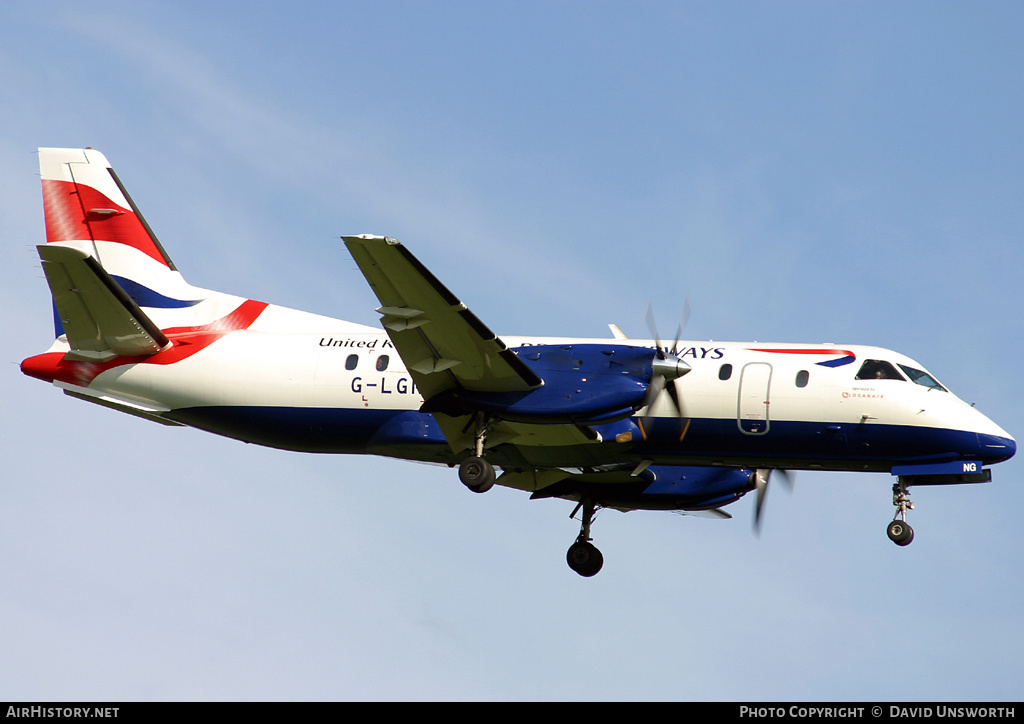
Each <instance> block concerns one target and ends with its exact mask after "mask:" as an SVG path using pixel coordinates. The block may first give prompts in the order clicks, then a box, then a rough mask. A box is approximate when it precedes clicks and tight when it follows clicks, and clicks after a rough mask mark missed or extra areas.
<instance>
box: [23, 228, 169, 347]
mask: <svg viewBox="0 0 1024 724" xmlns="http://www.w3.org/2000/svg"><path fill="white" fill-rule="evenodd" d="M37 249H38V251H39V257H40V259H42V263H43V272H44V273H45V274H46V281H47V283H48V284H49V285H50V293H51V295H52V296H53V303H54V306H55V307H56V310H57V316H58V318H59V319H60V322H61V324H62V325H63V327H64V333H65V335H66V336H67V340H68V344H69V345H70V346H71V351H70V352H69V353H68V355H67V357H68V358H69V359H73V360H84V361H93V362H95V361H103V360H107V359H111V358H113V357H118V356H133V355H151V354H156V353H157V352H159V351H160V350H161V349H163V348H164V347H166V346H167V345H168V344H169V341H168V339H167V337H166V336H165V335H164V333H163V332H161V331H160V328H159V327H157V326H156V325H155V324H154V323H153V321H152V320H151V319H150V318H149V317H148V316H146V313H145V312H143V311H142V309H140V308H139V305H137V304H136V303H135V302H134V301H133V300H132V298H131V297H129V296H128V294H127V293H126V292H125V291H124V289H122V288H121V287H120V285H118V283H117V282H116V281H114V279H113V278H112V277H111V276H110V275H109V274H108V273H107V272H106V271H104V269H103V267H101V266H100V265H99V263H98V262H97V261H96V259H94V258H93V257H92V256H90V255H89V254H87V253H85V252H84V251H80V250H79V249H74V248H71V247H67V246H60V245H57V244H46V245H44V246H39V247H37Z"/></svg>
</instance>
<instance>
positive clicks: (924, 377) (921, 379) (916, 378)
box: [900, 365, 949, 392]
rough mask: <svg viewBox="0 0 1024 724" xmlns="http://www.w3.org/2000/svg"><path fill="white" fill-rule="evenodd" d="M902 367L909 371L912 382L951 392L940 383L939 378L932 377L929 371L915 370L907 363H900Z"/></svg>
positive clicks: (908, 375)
mask: <svg viewBox="0 0 1024 724" xmlns="http://www.w3.org/2000/svg"><path fill="white" fill-rule="evenodd" d="M900 369H901V370H903V371H904V372H906V373H907V377H909V378H910V380H911V381H912V382H916V383H917V384H919V385H923V386H925V387H927V388H929V389H932V390H942V391H943V392H949V390H947V389H946V388H945V387H943V386H942V385H940V384H939V382H938V380H936V379H935V378H934V377H932V376H931V375H930V374H928V373H927V372H924V371H922V370H915V369H914V368H913V367H907V366H906V365H900Z"/></svg>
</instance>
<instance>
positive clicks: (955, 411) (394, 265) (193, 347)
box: [22, 148, 1017, 576]
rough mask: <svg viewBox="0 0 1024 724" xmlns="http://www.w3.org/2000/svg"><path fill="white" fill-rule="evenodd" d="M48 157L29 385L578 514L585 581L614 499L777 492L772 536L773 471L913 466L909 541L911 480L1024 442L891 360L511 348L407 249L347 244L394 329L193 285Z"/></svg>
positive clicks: (128, 205) (674, 505)
mask: <svg viewBox="0 0 1024 724" xmlns="http://www.w3.org/2000/svg"><path fill="white" fill-rule="evenodd" d="M39 166H40V170H41V173H42V184H43V213H44V217H45V220H46V243H45V244H43V245H41V246H39V247H38V249H39V257H40V260H41V262H42V266H43V272H44V274H45V276H46V281H47V284H48V285H49V287H50V292H51V295H52V297H53V306H54V322H55V339H54V341H53V344H52V345H51V346H50V348H49V349H48V350H45V351H43V352H41V353H40V354H36V355H34V356H32V357H29V358H28V359H26V360H25V361H24V362H22V371H23V372H24V373H25V374H27V375H30V376H32V377H34V378H37V379H40V380H43V381H45V382H49V383H52V384H53V385H55V386H56V387H59V388H60V389H62V390H63V391H64V392H65V394H68V395H70V396H72V397H76V398H78V399H81V400H85V401H88V402H93V403H96V404H99V405H103V406H105V407H109V408H112V409H114V410H119V411H121V412H126V413H129V414H132V415H135V416H138V417H142V418H145V419H148V420H152V421H154V422H159V423H161V424H164V425H172V426H173V425H187V426H191V427H195V428H198V429H201V430H206V431H209V432H212V433H215V434H218V435H223V436H226V437H230V438H234V439H237V440H243V441H245V442H250V443H256V444H260V445H265V446H269V447H274V448H281V449H286V450H296V451H302V452H316V453H345V454H370V455H385V456H389V457H397V458H403V459H407V460H414V461H420V462H432V463H440V464H444V465H448V466H451V467H457V468H458V475H459V479H460V480H461V482H462V483H463V484H464V485H465V486H466V487H467V488H469V489H470V490H472V491H474V492H477V493H482V492H485V491H487V490H489V489H490V488H491V487H492V486H493V485H495V484H498V485H504V486H507V487H510V488H516V489H519V490H522V491H525V492H527V493H529V494H530V496H531V497H532V498H535V499H542V498H560V499H564V500H569V501H572V502H573V503H575V505H576V510H575V511H574V517H575V516H577V515H578V518H579V521H580V530H579V533H578V535H577V536H576V539H575V541H574V542H573V543H572V545H571V546H570V547H569V550H568V553H567V556H566V558H567V561H568V563H569V566H570V567H571V568H572V569H573V570H574V571H576V572H577V573H579V574H580V575H582V576H592V575H594V574H596V573H597V572H598V571H599V570H600V569H601V566H602V565H603V560H604V559H603V556H602V554H601V552H600V551H599V550H598V549H597V548H596V547H595V546H594V544H593V541H592V535H591V524H592V522H593V518H594V515H595V512H596V511H597V510H599V509H601V508H616V509H618V510H621V511H631V510H670V511H676V512H682V513H688V514H693V515H704V516H709V517H715V518H730V517H732V516H731V515H730V514H729V513H728V512H727V510H726V508H727V506H729V505H730V504H731V503H734V502H736V501H737V500H739V499H740V498H742V497H743V496H744V495H746V494H747V493H750V492H754V493H755V497H756V503H755V513H754V516H755V527H756V526H757V525H758V522H759V520H760V516H761V512H762V503H763V500H764V493H765V490H766V488H767V485H768V481H769V480H770V479H771V474H772V472H773V471H781V472H788V471H794V470H835V471H860V472H872V473H880V474H884V475H891V476H892V478H893V493H894V494H893V502H894V505H895V508H896V510H895V514H894V517H893V519H892V521H891V522H890V523H889V524H888V528H887V533H888V535H889V537H890V538H891V539H892V540H893V541H894V542H895V543H897V544H898V545H907V544H908V543H910V541H911V540H912V538H913V530H912V529H911V528H910V526H909V525H908V524H907V514H908V511H909V510H910V509H911V508H912V505H911V504H910V489H911V487H913V486H915V485H948V484H957V483H983V482H988V481H990V480H991V477H992V475H991V468H990V466H992V465H995V464H997V463H999V462H1002V461H1004V460H1007V459H1009V458H1010V457H1012V456H1013V455H1014V453H1015V452H1016V449H1017V448H1016V442H1015V441H1014V439H1013V438H1012V437H1011V436H1010V435H1009V433H1007V432H1006V431H1005V430H1003V429H1002V428H1000V427H999V426H998V425H997V424H995V423H994V422H992V421H991V420H989V419H988V418H987V417H985V415H983V414H982V413H981V412H980V411H979V410H977V409H976V408H975V407H973V406H972V405H969V404H966V403H965V402H963V401H962V400H961V399H960V398H958V397H956V396H955V395H954V394H953V393H952V392H951V391H949V390H948V389H947V388H946V387H945V386H944V385H942V384H940V383H939V382H938V381H937V380H936V379H935V377H934V376H932V375H931V374H930V373H929V372H928V371H927V369H926V368H925V367H924V366H923V365H921V364H919V363H918V362H916V361H914V360H912V359H910V358H908V357H906V356H904V355H902V354H899V353H898V352H894V351H892V350H888V349H881V348H878V347H866V346H860V345H814V344H762V343H751V342H713V343H712V342H698V341H684V340H680V339H677V340H675V342H674V344H672V345H671V346H670V345H667V344H665V343H664V342H663V341H662V340H660V339H658V338H657V334H656V333H654V332H653V330H652V337H654V338H653V339H631V338H627V337H626V336H625V335H623V334H622V333H621V332H619V331H618V328H616V327H613V332H614V337H613V338H611V339H573V338H542V337H531V336H512V335H506V334H501V335H500V336H499V335H498V334H496V333H495V332H493V331H491V328H490V327H489V326H488V325H487V324H486V323H485V322H484V321H483V320H481V319H479V318H478V317H477V316H476V315H475V314H473V312H471V311H470V309H469V308H468V307H467V306H466V304H464V303H463V302H462V301H461V300H460V299H459V297H457V296H455V294H454V293H453V292H452V291H451V290H449V289H448V287H446V286H445V285H444V284H443V283H442V282H441V281H440V279H439V278H438V277H437V276H435V275H434V274H433V273H432V272H431V271H429V270H428V269H427V267H426V266H425V265H424V264H423V263H422V262H421V261H420V260H419V259H417V258H416V257H415V256H414V255H413V254H412V252H410V251H409V249H408V248H407V247H406V246H405V245H403V244H402V243H400V242H399V241H397V240H396V239H393V238H390V237H386V236H378V235H371V234H361V235H351V236H343V237H342V239H343V241H344V244H345V246H346V247H347V250H348V252H349V253H350V254H351V256H352V258H353V259H354V260H355V262H356V264H357V265H358V267H359V269H360V270H361V271H362V273H363V275H364V276H365V277H366V281H367V282H368V284H369V287H370V290H371V291H372V293H373V295H374V296H376V300H377V306H376V310H377V312H378V313H379V314H380V317H381V318H380V327H368V326H365V325H360V324H354V323H352V322H345V321H342V320H340V319H333V318H329V317H324V316H320V315H315V314H309V313H306V312H301V311H297V310H293V309H287V308H285V307H280V306H276V305H274V304H269V303H266V302H260V301H255V300H252V299H246V298H243V297H237V296H233V295H230V294H224V293H221V292H214V291H210V290H207V289H201V288H198V287H194V286H192V285H190V284H189V283H188V282H187V281H186V280H185V279H184V277H183V276H182V275H181V273H180V272H179V271H178V269H177V268H176V267H175V265H174V264H173V262H172V261H171V258H170V256H169V255H168V253H167V251H166V250H165V249H164V247H163V245H162V244H161V242H160V241H159V240H158V239H157V237H156V235H155V234H154V233H153V230H152V229H151V228H150V227H149V225H148V224H147V223H146V221H145V219H144V218H143V216H142V214H141V213H140V211H139V209H138V207H137V206H136V205H135V202H134V201H133V199H132V198H131V197H130V196H129V195H128V192H127V191H126V189H125V187H124V185H123V184H122V183H121V180H120V179H119V178H118V177H117V175H116V174H115V173H114V171H113V169H112V168H111V167H110V164H109V163H107V160H106V158H105V157H104V156H103V155H102V154H101V153H99V152H98V151H95V150H93V149H59V148H43V149H40V150H39ZM339 252H340V250H339ZM341 464H344V463H341Z"/></svg>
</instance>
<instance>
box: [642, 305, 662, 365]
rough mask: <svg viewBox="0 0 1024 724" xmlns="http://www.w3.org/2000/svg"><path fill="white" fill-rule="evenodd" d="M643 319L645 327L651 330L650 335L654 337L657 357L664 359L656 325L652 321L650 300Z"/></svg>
mask: <svg viewBox="0 0 1024 724" xmlns="http://www.w3.org/2000/svg"><path fill="white" fill-rule="evenodd" d="M644 319H645V320H646V321H647V329H649V330H650V331H651V336H652V337H654V350H655V352H656V353H657V355H658V359H665V350H663V349H662V348H661V337H659V336H658V325H657V324H655V323H654V311H653V310H652V309H651V304H650V302H648V303H647V313H646V314H645V315H644Z"/></svg>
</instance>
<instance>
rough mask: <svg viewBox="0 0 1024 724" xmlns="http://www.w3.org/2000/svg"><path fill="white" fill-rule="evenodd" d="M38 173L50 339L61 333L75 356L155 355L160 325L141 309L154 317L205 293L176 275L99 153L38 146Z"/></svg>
mask: <svg viewBox="0 0 1024 724" xmlns="http://www.w3.org/2000/svg"><path fill="white" fill-rule="evenodd" d="M39 170H40V172H41V174H42V180H43V211H44V214H45V219H46V241H47V244H46V246H41V247H39V256H40V257H41V258H42V260H43V269H44V270H45V272H46V279H47V281H48V282H49V284H50V290H51V292H52V294H53V300H54V311H55V314H54V326H55V332H56V336H57V337H60V336H61V335H65V334H66V335H67V339H68V343H69V345H70V346H71V351H72V353H73V354H75V355H77V356H78V357H79V358H81V359H85V358H89V359H97V358H99V359H102V358H104V357H109V356H114V355H124V354H153V353H155V352H157V351H159V350H160V349H161V348H162V347H163V346H164V345H165V344H166V338H163V335H162V334H160V326H161V325H160V324H154V322H153V320H151V319H150V317H149V316H147V314H146V313H145V312H143V311H142V309H141V307H146V308H147V309H149V310H150V312H151V313H154V314H157V315H159V314H160V313H161V310H173V309H181V308H187V307H192V306H194V305H196V304H198V303H199V302H201V301H202V300H203V298H204V297H205V296H206V295H207V294H208V293H206V292H204V291H203V290H199V289H196V288H194V287H192V286H190V285H189V284H188V283H186V282H185V280H184V279H183V278H182V276H181V274H179V273H178V270H177V269H176V268H175V266H174V263H173V262H172V261H171V259H170V257H169V256H168V255H167V252H166V251H165V250H164V248H163V246H161V245H160V241H159V240H158V239H157V238H156V235H155V234H154V233H153V231H152V229H150V227H149V224H147V223H146V220H145V219H144V218H143V217H142V214H141V213H139V210H138V207H136V206H135V202H133V201H132V199H131V197H130V196H129V195H128V192H127V191H126V190H125V188H124V186H123V185H122V184H121V181H120V180H119V179H118V177H117V174H115V173H114V170H113V169H112V168H111V167H110V164H109V163H108V162H107V159H106V158H105V157H104V156H103V154H102V153H100V152H99V151H95V150H93V149H91V148H86V149H77V148H41V149H39ZM166 321H167V320H162V319H157V320H156V322H158V323H159V322H166Z"/></svg>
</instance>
